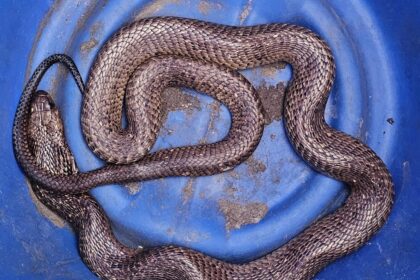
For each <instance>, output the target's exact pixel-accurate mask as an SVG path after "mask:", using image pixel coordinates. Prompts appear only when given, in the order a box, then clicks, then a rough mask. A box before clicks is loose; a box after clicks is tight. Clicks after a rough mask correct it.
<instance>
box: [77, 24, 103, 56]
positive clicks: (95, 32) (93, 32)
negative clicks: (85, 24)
mask: <svg viewBox="0 0 420 280" xmlns="http://www.w3.org/2000/svg"><path fill="white" fill-rule="evenodd" d="M102 29H103V24H102V23H100V22H98V23H95V24H94V25H92V27H91V28H90V32H89V34H90V38H89V40H87V41H86V42H83V43H82V45H81V46H80V52H81V53H82V54H85V55H86V54H88V53H89V52H90V51H91V50H92V49H93V48H94V47H96V46H97V45H98V43H99V41H98V39H97V38H98V36H100V33H102V32H101V31H102Z"/></svg>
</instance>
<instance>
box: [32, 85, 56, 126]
mask: <svg viewBox="0 0 420 280" xmlns="http://www.w3.org/2000/svg"><path fill="white" fill-rule="evenodd" d="M31 128H36V129H45V130H48V131H50V132H51V133H53V132H58V133H60V131H63V123H62V121H61V118H60V114H59V111H58V109H57V107H56V106H55V103H54V101H53V99H52V98H51V96H50V95H49V94H48V93H47V92H45V91H43V90H39V91H37V92H36V94H35V96H34V98H33V100H32V103H31V114H30V126H29V129H31Z"/></svg>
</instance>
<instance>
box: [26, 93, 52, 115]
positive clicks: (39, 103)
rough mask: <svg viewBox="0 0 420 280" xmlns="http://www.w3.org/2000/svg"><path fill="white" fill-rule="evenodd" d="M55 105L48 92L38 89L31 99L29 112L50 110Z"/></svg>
mask: <svg viewBox="0 0 420 280" xmlns="http://www.w3.org/2000/svg"><path fill="white" fill-rule="evenodd" d="M54 107H55V104H54V101H53V100H52V98H51V96H50V95H49V94H48V92H46V91H43V90H38V91H37V92H36V94H35V96H34V99H33V101H32V109H31V112H44V111H51V109H52V108H54Z"/></svg>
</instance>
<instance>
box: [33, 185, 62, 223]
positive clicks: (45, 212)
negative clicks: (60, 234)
mask: <svg viewBox="0 0 420 280" xmlns="http://www.w3.org/2000/svg"><path fill="white" fill-rule="evenodd" d="M31 185H32V183H30V182H28V189H29V195H30V196H31V198H32V201H33V202H34V204H35V207H36V209H38V212H39V213H41V215H42V216H44V217H45V218H47V219H48V220H50V221H51V222H52V223H53V224H54V225H56V226H57V227H59V228H64V227H65V226H66V224H67V223H66V221H65V220H63V219H62V218H60V216H58V215H57V214H55V213H54V212H53V211H51V210H50V209H49V208H48V207H47V206H45V205H44V204H43V203H42V202H41V201H40V200H39V199H38V197H37V196H36V195H35V193H34V192H33V191H32V187H31Z"/></svg>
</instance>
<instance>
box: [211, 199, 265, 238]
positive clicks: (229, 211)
mask: <svg viewBox="0 0 420 280" xmlns="http://www.w3.org/2000/svg"><path fill="white" fill-rule="evenodd" d="M219 209H220V211H221V212H222V213H223V215H224V216H225V221H226V222H225V228H226V230H227V231H228V232H229V231H231V230H232V229H240V228H241V227H242V226H244V225H249V224H257V223H259V222H260V221H261V220H262V218H264V216H265V215H266V214H267V212H268V207H267V205H265V204H264V203H260V202H251V203H245V204H242V203H238V202H233V201H229V200H219Z"/></svg>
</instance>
